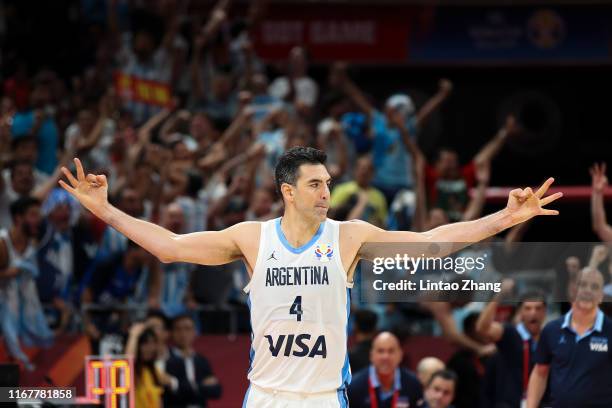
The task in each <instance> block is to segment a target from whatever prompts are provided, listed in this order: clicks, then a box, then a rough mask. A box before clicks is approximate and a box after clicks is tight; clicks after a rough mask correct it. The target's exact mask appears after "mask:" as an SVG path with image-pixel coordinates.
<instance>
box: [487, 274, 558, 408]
mask: <svg viewBox="0 0 612 408" xmlns="http://www.w3.org/2000/svg"><path fill="white" fill-rule="evenodd" d="M513 288H514V281H513V280H511V279H506V280H504V282H503V283H502V290H501V291H500V293H498V294H497V295H496V296H495V298H494V299H493V300H492V301H491V302H489V303H488V304H487V306H486V307H485V308H484V309H483V310H482V312H481V313H480V316H479V317H478V321H477V322H476V331H477V332H478V334H480V335H481V336H483V337H484V338H485V339H487V340H489V341H491V342H494V343H495V345H496V346H497V355H496V356H495V357H494V358H496V359H497V360H496V364H495V370H494V372H495V375H494V378H491V379H490V381H492V384H494V392H493V393H492V395H491V396H490V398H491V399H492V400H491V401H490V403H491V404H493V405H495V406H498V405H499V406H508V407H519V406H520V405H521V401H522V400H523V399H524V398H525V396H526V393H527V383H528V381H529V374H530V373H531V370H532V369H533V366H534V364H535V351H536V347H537V344H538V340H539V338H540V333H541V331H542V326H543V324H544V319H545V318H546V300H545V297H544V294H542V293H539V292H528V293H525V294H524V295H522V296H521V297H520V302H519V305H518V310H517V313H518V317H519V320H520V323H519V324H516V325H514V324H510V323H506V324H502V323H499V322H496V321H494V318H495V314H496V312H497V306H498V304H499V302H500V301H501V300H502V299H503V297H504V296H506V295H509V294H510V293H511V292H512V290H513ZM488 375H489V372H488V370H487V376H488ZM544 400H546V398H544Z"/></svg>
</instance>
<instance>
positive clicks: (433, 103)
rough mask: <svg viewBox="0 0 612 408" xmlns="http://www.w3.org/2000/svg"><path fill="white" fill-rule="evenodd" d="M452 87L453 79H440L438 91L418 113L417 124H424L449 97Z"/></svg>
mask: <svg viewBox="0 0 612 408" xmlns="http://www.w3.org/2000/svg"><path fill="white" fill-rule="evenodd" d="M452 89H453V83H452V82H451V81H449V80H448V79H441V80H440V83H439V90H438V92H437V93H436V94H435V95H434V96H432V97H431V98H430V99H429V100H428V101H427V102H425V105H423V107H422V108H421V109H419V111H418V112H417V114H416V120H417V126H423V124H424V123H425V122H426V121H427V119H429V117H430V116H431V114H432V113H434V111H435V110H436V109H438V108H439V107H440V105H442V102H444V101H445V100H446V98H448V95H450V93H451V91H452Z"/></svg>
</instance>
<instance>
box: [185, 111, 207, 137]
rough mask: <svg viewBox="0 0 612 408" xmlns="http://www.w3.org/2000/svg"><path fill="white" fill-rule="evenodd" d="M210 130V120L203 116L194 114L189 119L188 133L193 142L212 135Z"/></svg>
mask: <svg viewBox="0 0 612 408" xmlns="http://www.w3.org/2000/svg"><path fill="white" fill-rule="evenodd" d="M211 128H212V125H211V123H210V120H208V118H207V117H206V116H205V115H203V114H201V113H196V114H195V115H193V118H192V119H191V123H190V125H189V132H190V133H191V136H192V137H193V138H194V139H195V140H202V139H204V138H206V137H207V136H208V135H210V134H211V133H212V132H211Z"/></svg>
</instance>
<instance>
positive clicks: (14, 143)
mask: <svg viewBox="0 0 612 408" xmlns="http://www.w3.org/2000/svg"><path fill="white" fill-rule="evenodd" d="M26 143H34V144H36V145H38V139H37V138H36V136H23V137H16V138H14V139H13V140H11V150H13V151H15V150H17V148H18V147H19V146H21V145H23V144H26Z"/></svg>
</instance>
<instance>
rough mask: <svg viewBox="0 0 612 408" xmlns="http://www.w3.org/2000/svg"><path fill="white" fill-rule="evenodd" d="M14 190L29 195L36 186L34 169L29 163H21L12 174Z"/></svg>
mask: <svg viewBox="0 0 612 408" xmlns="http://www.w3.org/2000/svg"><path fill="white" fill-rule="evenodd" d="M11 180H12V185H13V190H15V192H16V193H17V194H19V195H28V194H29V193H30V191H32V189H33V188H34V170H33V168H32V166H31V165H29V164H19V165H17V166H15V167H14V168H13V172H12V174H11Z"/></svg>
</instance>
